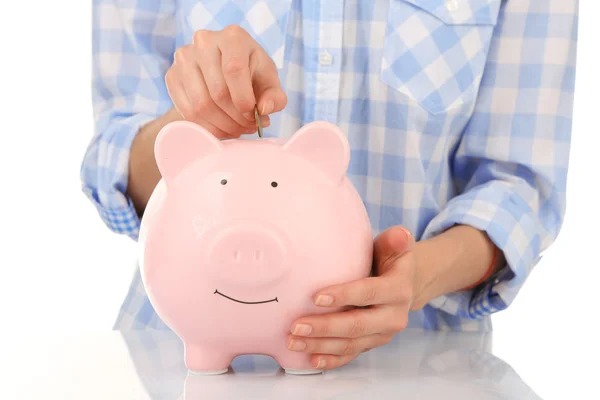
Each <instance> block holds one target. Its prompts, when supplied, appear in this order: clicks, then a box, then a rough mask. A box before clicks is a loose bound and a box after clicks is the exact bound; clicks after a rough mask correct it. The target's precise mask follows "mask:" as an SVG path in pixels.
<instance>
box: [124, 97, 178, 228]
mask: <svg viewBox="0 0 600 400" xmlns="http://www.w3.org/2000/svg"><path fill="white" fill-rule="evenodd" d="M181 119H182V118H181V115H180V114H179V113H178V112H177V110H175V109H174V108H172V109H171V110H170V111H168V112H167V113H166V114H164V115H162V116H161V117H159V118H157V119H155V120H154V121H152V122H150V123H148V124H146V125H145V126H144V127H143V128H142V129H140V131H139V132H138V134H137V135H136V137H135V139H134V140H133V143H132V145H131V152H130V156H129V181H128V184H127V195H128V196H129V197H130V198H131V200H132V201H133V204H134V205H135V208H136V211H137V213H138V215H140V216H141V215H142V214H143V212H144V209H145V208H146V204H147V203H148V199H149V198H150V195H151V194H152V191H153V190H154V188H155V187H156V185H157V183H158V181H159V180H160V178H161V176H160V172H159V170H158V167H157V165H156V160H155V158H154V142H155V141H156V137H157V136H158V133H159V132H160V130H161V129H162V128H163V127H164V126H165V125H167V124H168V123H170V122H173V121H177V120H181Z"/></svg>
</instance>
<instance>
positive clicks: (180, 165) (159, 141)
mask: <svg viewBox="0 0 600 400" xmlns="http://www.w3.org/2000/svg"><path fill="white" fill-rule="evenodd" d="M222 148H223V145H222V144H221V142H220V141H219V140H218V139H217V138H215V137H214V136H213V135H212V134H211V133H210V132H209V131H207V130H206V129H204V128H202V127H201V126H199V125H196V124H194V123H192V122H187V121H176V122H171V123H169V124H167V125H166V126H165V127H164V128H162V129H161V131H160V132H159V133H158V136H157V137H156V142H155V144H154V155H155V158H156V165H157V166H158V170H159V171H160V174H161V175H162V177H163V178H164V180H165V181H166V182H167V183H168V182H169V181H171V180H172V179H173V178H174V177H175V176H176V175H177V174H178V173H179V172H180V171H181V170H182V169H184V168H185V167H187V166H188V165H190V164H191V163H192V162H194V161H196V160H199V159H201V158H203V157H205V156H207V155H209V154H212V153H217V152H220V151H221V150H222Z"/></svg>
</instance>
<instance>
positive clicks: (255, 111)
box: [254, 105, 263, 137]
mask: <svg viewBox="0 0 600 400" xmlns="http://www.w3.org/2000/svg"><path fill="white" fill-rule="evenodd" d="M254 120H255V121H256V129H258V137H262V136H263V132H262V129H263V128H262V122H261V121H260V115H259V114H258V105H255V106H254Z"/></svg>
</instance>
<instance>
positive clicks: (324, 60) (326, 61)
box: [319, 51, 333, 65]
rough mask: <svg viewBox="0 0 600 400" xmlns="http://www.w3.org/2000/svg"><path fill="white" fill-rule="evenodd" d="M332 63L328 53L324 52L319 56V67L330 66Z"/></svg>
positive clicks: (331, 57)
mask: <svg viewBox="0 0 600 400" xmlns="http://www.w3.org/2000/svg"><path fill="white" fill-rule="evenodd" d="M332 63H333V56H332V55H331V54H329V53H328V52H326V51H324V52H322V53H321V54H319V64H321V65H331V64H332Z"/></svg>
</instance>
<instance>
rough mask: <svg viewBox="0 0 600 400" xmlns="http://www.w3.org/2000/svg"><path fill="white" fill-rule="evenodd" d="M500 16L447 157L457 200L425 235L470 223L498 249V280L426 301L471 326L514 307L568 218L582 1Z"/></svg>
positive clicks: (515, 6) (538, 1) (512, 9)
mask: <svg viewBox="0 0 600 400" xmlns="http://www.w3.org/2000/svg"><path fill="white" fill-rule="evenodd" d="M500 13H501V15H500V18H499V22H498V26H497V27H496V29H495V33H494V37H493V40H492V45H491V48H490V53H489V57H488V61H487V64H486V68H485V72H484V75H483V77H482V82H481V86H480V92H479V95H478V99H477V104H476V106H475V110H474V114H473V116H472V118H471V120H470V122H469V123H468V125H467V127H466V128H465V130H464V132H463V136H462V137H461V139H460V142H459V144H458V147H457V149H456V152H455V154H454V156H453V158H452V168H453V171H454V179H455V184H456V187H457V188H458V190H459V193H460V194H459V195H458V196H456V197H455V198H453V199H452V200H451V201H449V202H448V203H447V204H446V205H445V207H444V208H443V210H442V212H441V213H439V215H437V216H436V217H435V218H434V219H433V220H432V221H431V222H430V223H429V224H428V226H427V227H426V229H425V232H424V238H428V237H431V236H434V235H436V234H438V233H441V232H442V231H444V230H446V229H448V228H450V227H452V226H453V225H457V224H463V225H470V226H473V227H475V228H477V229H479V230H481V231H484V232H486V233H487V234H488V235H489V237H490V238H491V240H492V241H493V242H494V243H495V244H496V245H497V246H498V247H499V248H500V249H501V250H502V251H503V253H504V255H505V258H506V265H505V267H504V268H503V269H502V270H501V271H500V272H499V273H498V274H497V275H496V276H493V277H492V278H491V279H489V280H488V281H486V282H484V283H483V284H482V285H480V286H479V287H477V288H475V289H473V290H467V291H462V292H457V293H451V294H448V295H444V296H441V297H439V298H436V299H434V300H433V301H431V302H430V305H431V306H432V307H434V308H437V309H440V310H442V311H445V312H447V313H449V314H451V315H455V316H458V317H462V318H470V319H479V318H482V317H485V316H487V315H490V314H492V313H494V312H497V311H500V310H503V309H505V308H507V307H508V306H509V305H510V304H511V303H512V301H513V300H514V298H515V297H516V295H517V293H518V292H519V290H520V289H521V287H522V286H523V284H524V283H525V281H526V279H527V278H528V276H529V275H530V273H531V271H532V269H533V268H534V266H535V265H536V264H537V263H538V261H539V260H540V258H541V254H542V252H543V251H544V250H546V249H547V248H548V247H549V246H550V245H551V244H552V243H553V241H554V240H555V239H556V237H557V235H558V233H559V230H560V228H561V225H562V222H563V217H564V213H565V189H566V177H567V166H568V160H569V149H570V137H571V125H572V123H571V120H572V110H573V93H574V83H575V82H574V81H575V58H576V42H577V23H578V2H577V0H509V1H505V2H503V6H502V8H501V11H500Z"/></svg>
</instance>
